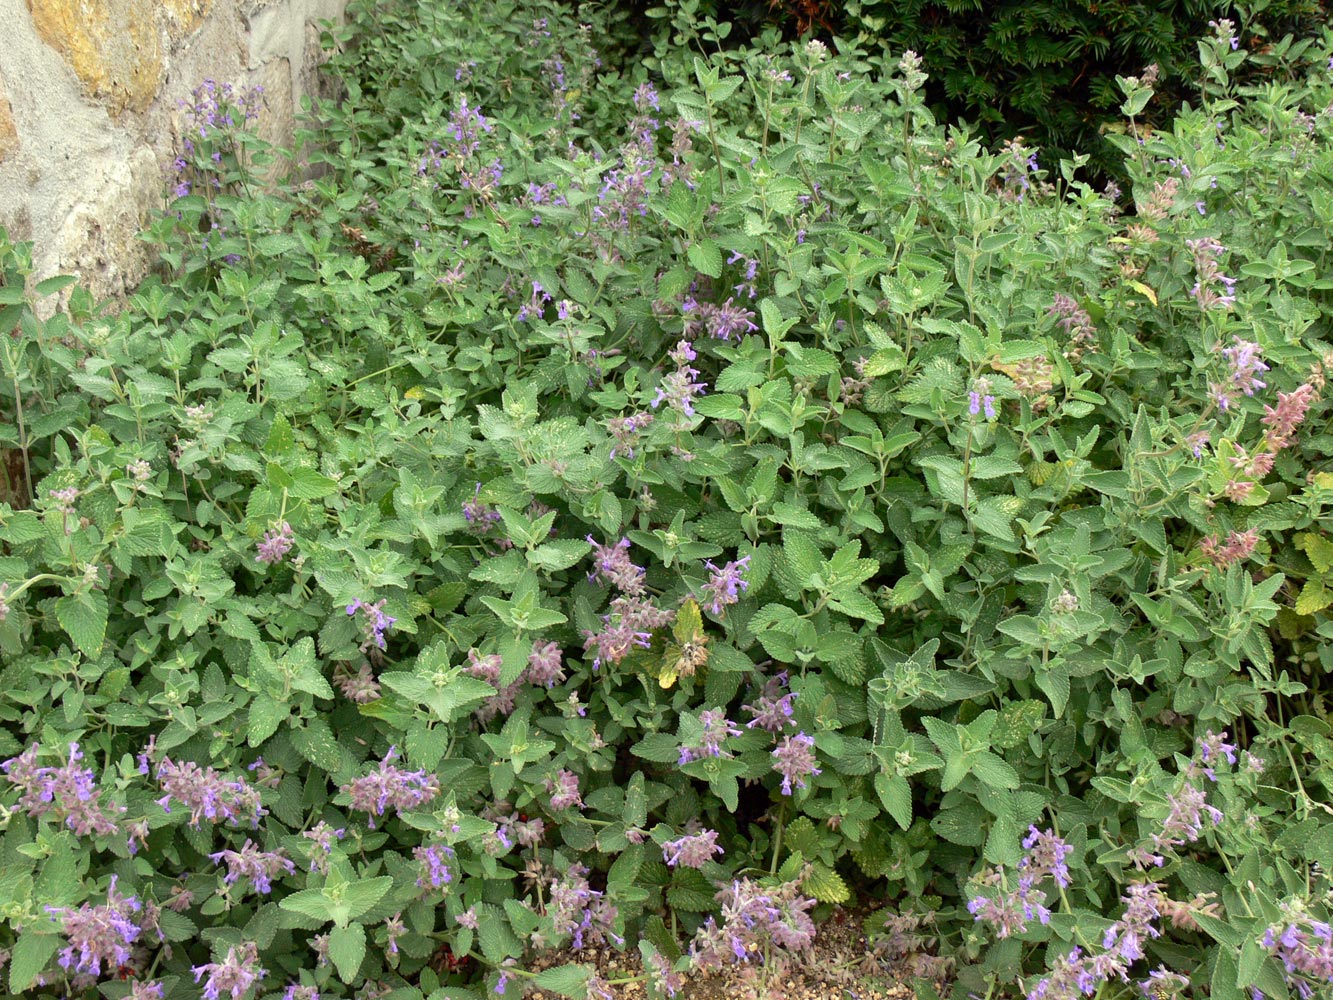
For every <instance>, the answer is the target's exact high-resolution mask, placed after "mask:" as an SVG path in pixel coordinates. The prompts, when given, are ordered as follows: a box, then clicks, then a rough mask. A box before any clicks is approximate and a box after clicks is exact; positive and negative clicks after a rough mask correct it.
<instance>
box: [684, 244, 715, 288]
mask: <svg viewBox="0 0 1333 1000" xmlns="http://www.w3.org/2000/svg"><path fill="white" fill-rule="evenodd" d="M685 256H686V257H688V258H689V261H690V265H691V266H692V267H693V268H694V269H695V270H696V271H698V272H699V273H701V274H706V275H708V276H709V277H710V278H720V277H722V251H721V250H719V249H718V248H717V244H716V243H714V242H713V241H712V240H708V239H704V240H700V241H699V242H697V243H692V244H690V248H689V250H687V251H686V254H685Z"/></svg>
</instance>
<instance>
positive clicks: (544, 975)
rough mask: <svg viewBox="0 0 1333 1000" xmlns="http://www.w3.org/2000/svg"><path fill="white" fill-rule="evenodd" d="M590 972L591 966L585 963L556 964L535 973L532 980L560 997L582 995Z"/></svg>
mask: <svg viewBox="0 0 1333 1000" xmlns="http://www.w3.org/2000/svg"><path fill="white" fill-rule="evenodd" d="M592 972H593V970H592V967H591V966H587V965H557V966H556V967H555V968H554V969H546V970H545V971H543V972H539V973H537V976H536V979H535V980H534V982H536V984H537V985H538V986H540V987H541V988H542V989H544V990H550V991H551V992H552V993H559V994H560V995H561V996H562V997H582V996H583V995H584V994H585V993H586V992H587V991H586V990H585V986H586V985H587V982H588V979H589V978H590V977H591V976H592Z"/></svg>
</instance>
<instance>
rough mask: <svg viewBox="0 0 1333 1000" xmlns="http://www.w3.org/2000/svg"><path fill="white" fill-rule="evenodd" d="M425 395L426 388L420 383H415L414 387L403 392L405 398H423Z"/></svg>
mask: <svg viewBox="0 0 1333 1000" xmlns="http://www.w3.org/2000/svg"><path fill="white" fill-rule="evenodd" d="M425 395H426V393H425V390H423V389H422V388H421V386H419V385H414V386H412V388H410V389H408V390H407V392H405V393H403V398H404V399H421V398H423V397H424V396H425Z"/></svg>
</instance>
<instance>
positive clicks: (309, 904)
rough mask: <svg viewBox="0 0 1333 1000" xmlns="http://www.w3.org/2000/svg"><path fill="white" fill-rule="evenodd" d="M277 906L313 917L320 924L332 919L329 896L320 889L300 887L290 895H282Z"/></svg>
mask: <svg viewBox="0 0 1333 1000" xmlns="http://www.w3.org/2000/svg"><path fill="white" fill-rule="evenodd" d="M278 907H279V908H280V909H283V910H290V911H291V912H292V913H299V914H301V915H302V916H304V917H313V918H315V919H316V920H319V921H320V922H321V926H323V924H325V923H328V922H329V921H330V920H332V919H333V912H332V909H331V908H330V906H329V897H328V896H326V895H324V890H322V889H301V890H299V891H298V892H294V893H292V894H291V895H290V896H284V897H283V898H282V900H281V901H279V903H278Z"/></svg>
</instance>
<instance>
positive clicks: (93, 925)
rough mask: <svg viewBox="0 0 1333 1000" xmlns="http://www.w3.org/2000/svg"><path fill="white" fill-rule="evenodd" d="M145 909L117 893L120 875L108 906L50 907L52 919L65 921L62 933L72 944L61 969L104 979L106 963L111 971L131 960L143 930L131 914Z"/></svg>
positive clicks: (62, 955)
mask: <svg viewBox="0 0 1333 1000" xmlns="http://www.w3.org/2000/svg"><path fill="white" fill-rule="evenodd" d="M141 909H143V906H142V904H141V903H140V902H139V900H138V899H136V898H135V897H133V896H122V895H121V894H120V893H119V892H117V891H116V876H115V875H112V876H111V884H110V885H109V886H108V887H107V890H106V903H105V904H104V905H102V906H89V905H88V904H87V903H84V904H83V905H82V906H80V907H79V908H78V909H77V910H71V909H69V908H67V907H61V906H48V907H47V908H46V912H47V913H49V914H51V917H52V919H56V918H59V919H60V920H61V930H62V931H64V933H65V936H66V937H68V938H69V945H68V946H67V947H66V948H65V950H64V951H62V952H61V953H60V959H59V962H60V967H61V968H63V969H65V970H67V971H70V972H74V973H85V974H87V975H90V976H100V975H101V974H102V967H103V964H105V965H106V966H107V971H111V970H112V969H114V968H118V967H119V966H122V965H125V964H127V963H128V962H129V961H130V945H132V944H134V942H135V941H137V940H138V938H139V934H140V930H141V928H140V927H139V925H138V924H137V923H135V922H134V920H133V919H132V918H131V916H130V914H132V913H138V912H139V911H140V910H141Z"/></svg>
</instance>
